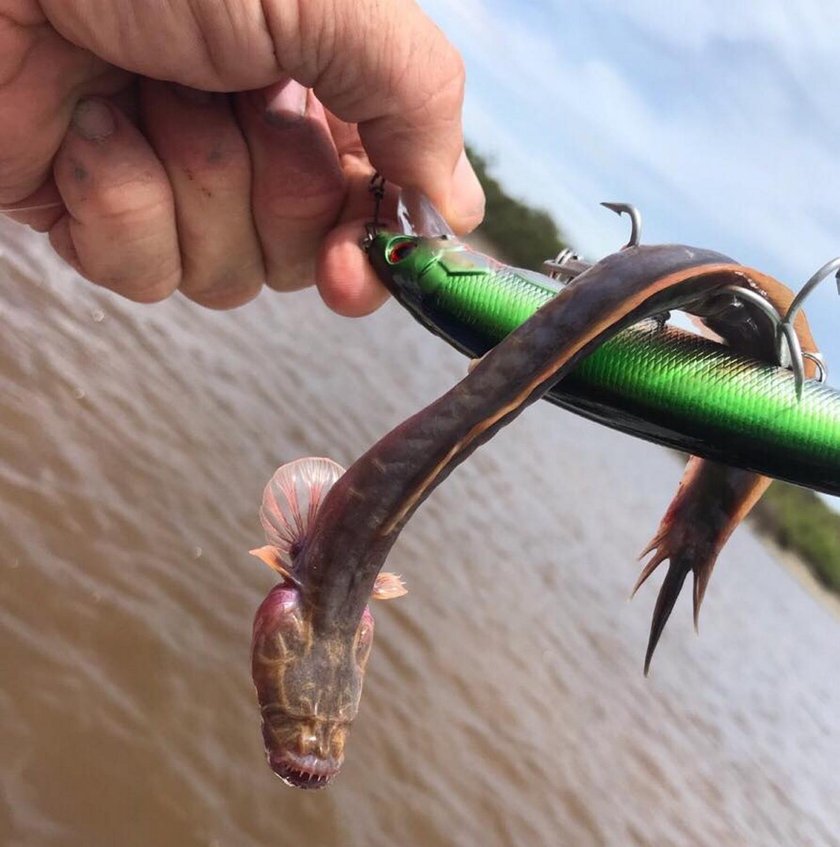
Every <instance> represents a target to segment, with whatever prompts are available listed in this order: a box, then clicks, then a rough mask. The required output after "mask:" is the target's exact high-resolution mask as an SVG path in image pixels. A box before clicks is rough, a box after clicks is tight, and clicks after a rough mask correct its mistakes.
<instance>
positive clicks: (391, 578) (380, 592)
mask: <svg viewBox="0 0 840 847" xmlns="http://www.w3.org/2000/svg"><path fill="white" fill-rule="evenodd" d="M406 594H408V589H407V588H406V587H405V583H404V582H403V581H402V577H401V576H400V575H399V574H395V573H387V572H383V573H380V574H379V575H378V576H377V577H376V581H375V582H374V583H373V592H372V593H371V595H370V596H371V597H372V598H373V599H374V600H393V599H394V598H396V597H403V596H404V595H406Z"/></svg>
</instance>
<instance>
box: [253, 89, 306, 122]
mask: <svg viewBox="0 0 840 847" xmlns="http://www.w3.org/2000/svg"><path fill="white" fill-rule="evenodd" d="M262 95H263V97H264V104H265V116H266V118H267V119H268V120H269V121H271V122H272V123H275V122H276V123H285V122H287V121H288V120H289V119H290V118H296V119H297V118H302V117H304V116H305V115H306V106H307V103H308V101H309V90H308V89H307V88H304V87H303V86H302V85H301V84H300V83H299V82H295V81H294V80H293V79H289V80H285V81H284V82H278V83H275V84H274V85H269V86H268V87H267V88H263V89H262Z"/></svg>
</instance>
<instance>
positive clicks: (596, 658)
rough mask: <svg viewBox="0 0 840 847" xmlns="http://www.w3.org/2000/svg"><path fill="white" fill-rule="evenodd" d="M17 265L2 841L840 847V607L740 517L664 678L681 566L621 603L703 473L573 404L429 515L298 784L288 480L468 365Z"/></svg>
mask: <svg viewBox="0 0 840 847" xmlns="http://www.w3.org/2000/svg"><path fill="white" fill-rule="evenodd" d="M0 273H2V289H0V322H1V323H0V326H2V330H0V506H2V508H0V573H2V582H1V583H0V585H1V586H2V587H1V588H0V591H2V598H0V632H2V639H1V640H0V674H2V686H0V727H2V728H0V733H2V734H1V735H0V750H2V770H0V797H1V798H2V805H0V844H2V845H8V847H29V845H38V847H40V845H44V847H47V846H48V845H62V847H75V845H79V847H111V845H120V847H133V845H138V847H139V845H142V847H148V846H149V845H163V847H168V845H173V847H176V845H177V847H192V846H193V845H195V847H198V846H199V845H201V846H202V847H257V846H258V845H260V846H262V845H287V844H288V845H307V847H321V845H324V847H327V845H348V847H349V846H350V845H359V847H362V845H364V846H365V847H368V845H449V844H453V845H509V844H517V845H518V844H523V845H590V844H593V845H594V844H608V845H634V844H640V845H641V844H644V845H648V844H650V845H653V844H655V845H692V847H696V845H721V844H726V845H762V847H763V845H838V844H840V800H838V798H840V764H838V763H840V731H838V720H840V670H838V667H840V661H839V660H840V627H839V626H838V620H837V618H836V617H834V616H832V614H831V613H830V612H829V611H827V610H826V608H825V607H824V606H822V605H820V604H819V603H818V602H817V601H815V599H814V598H813V597H812V596H810V595H809V594H808V593H806V592H805V591H804V590H802V588H801V587H800V585H799V583H798V582H797V581H796V580H795V579H794V578H793V577H792V576H791V575H790V574H789V572H788V571H787V570H785V569H784V568H782V567H781V566H780V565H779V564H778V562H777V561H775V560H774V559H773V558H772V556H771V555H770V554H769V553H768V551H767V550H766V549H765V548H764V547H763V546H762V545H761V544H760V543H759V542H758V541H757V540H756V539H755V538H754V537H752V536H751V534H750V533H749V531H747V530H744V529H742V530H739V532H738V533H736V535H735V537H734V538H733V539H732V541H731V543H730V544H729V546H728V548H727V549H726V551H725V552H724V554H723V556H722V559H721V561H720V563H719V565H718V570H717V573H716V574H715V578H714V580H713V581H712V585H711V588H710V590H709V594H708V596H707V599H706V605H705V608H704V610H703V615H702V621H701V637H699V638H698V637H696V636H695V635H694V633H693V632H692V628H691V614H690V608H689V607H690V604H689V601H688V597H683V598H681V602H680V603H679V606H678V608H677V610H676V612H675V614H674V617H673V620H672V622H671V624H670V625H669V628H668V630H667V631H666V634H665V637H664V640H663V643H662V645H661V646H660V648H659V651H658V654H657V656H656V658H655V660H654V667H653V672H652V675H651V677H650V679H648V680H645V679H644V678H643V676H642V673H641V664H642V656H643V651H644V645H645V639H646V636H647V627H648V621H649V616H650V612H651V608H652V604H653V600H654V594H655V591H654V589H653V587H652V586H650V587H646V589H645V590H643V591H642V592H641V595H640V596H639V597H637V599H636V600H635V601H634V602H633V603H628V602H627V595H628V590H629V588H630V586H631V585H632V583H633V581H634V579H635V576H636V573H637V564H636V563H635V560H634V559H635V554H636V553H637V552H638V550H639V549H641V548H642V546H643V545H644V544H645V543H646V542H647V541H648V538H649V536H650V535H651V534H652V532H653V530H654V528H655V526H656V523H657V521H658V519H659V517H660V514H661V513H662V511H663V510H664V508H665V506H666V505H667V502H668V500H669V498H670V496H671V494H672V493H673V491H674V489H675V487H676V484H677V481H678V478H679V466H678V464H677V463H676V462H675V460H674V457H673V456H672V455H669V454H667V453H666V452H665V451H663V450H661V449H659V448H655V447H652V446H649V445H646V444H643V443H640V442H638V441H633V440H630V439H628V438H625V437H623V436H620V435H617V434H615V433H612V432H609V431H607V430H604V429H601V428H598V427H596V426H594V425H591V424H588V423H586V422H584V421H582V420H580V419H577V418H575V417H573V416H571V415H569V414H566V413H563V412H561V411H559V410H557V409H554V408H551V407H549V406H548V405H541V406H540V407H539V408H533V409H531V410H530V411H529V412H528V413H527V414H526V415H524V416H523V418H521V419H520V420H519V421H517V422H516V423H515V424H514V425H512V426H511V427H509V428H508V429H507V430H505V431H504V432H502V433H501V434H500V435H499V436H498V437H497V438H495V439H494V440H493V442H492V443H490V444H489V445H488V446H486V447H485V448H482V449H481V450H480V451H479V453H478V454H477V455H475V456H474V457H473V458H472V459H471V460H470V461H469V462H467V463H466V465H465V466H464V467H462V468H460V469H459V470H458V471H457V472H456V473H455V474H454V475H453V476H452V477H451V478H450V479H449V480H448V481H447V482H446V483H445V484H444V485H443V486H442V487H441V488H440V489H439V490H438V491H437V492H436V493H435V494H434V495H433V496H432V498H431V499H430V501H429V502H427V504H426V505H424V506H423V507H422V509H421V510H420V511H419V512H418V514H417V515H416V516H415V518H414V519H413V520H412V521H411V522H410V524H409V525H408V527H407V529H406V530H405V532H404V533H403V536H402V538H401V539H400V541H399V543H398V545H397V547H396V548H395V550H394V552H393V554H392V556H391V560H390V563H389V565H390V566H391V567H392V568H393V569H395V570H398V571H400V572H402V573H403V575H404V576H405V577H406V579H407V582H408V585H409V589H410V591H409V595H408V596H407V597H406V598H404V599H402V600H398V601H393V602H392V603H390V604H378V605H377V606H376V608H375V614H376V617H377V620H378V626H377V639H376V643H375V645H374V652H373V656H372V659H371V663H370V666H369V669H368V675H367V684H366V689H365V693H364V697H363V701H362V708H361V712H360V715H359V717H358V719H357V722H356V725H355V727H354V730H353V732H352V735H351V738H350V743H349V749H348V757H347V762H346V765H345V767H344V770H343V772H342V774H341V775H340V777H339V778H338V779H337V781H336V782H335V784H334V785H333V787H331V788H330V789H329V790H327V791H325V792H316V793H302V792H298V791H295V790H293V789H290V788H287V787H285V786H284V785H283V784H282V783H281V782H280V781H279V780H277V779H276V778H275V777H274V776H273V775H272V774H271V772H270V771H269V769H268V767H267V766H266V765H265V762H264V759H263V752H262V745H261V739H260V733H259V720H258V713H257V709H256V706H255V700H254V693H253V690H252V687H251V682H250V678H249V637H250V627H251V620H252V616H253V613H254V610H255V609H256V607H257V605H258V604H259V602H260V601H261V599H262V597H263V596H264V595H265V593H266V592H267V591H268V589H269V588H270V587H271V585H272V583H273V580H272V575H271V573H270V572H269V570H268V569H267V568H265V567H264V566H262V565H261V564H260V563H259V562H258V561H257V560H256V559H253V558H251V557H250V556H248V554H247V550H248V549H249V548H250V547H253V546H255V545H258V544H260V543H261V541H262V536H261V533H260V528H259V523H258V520H257V514H256V511H257V507H258V503H259V497H260V493H261V490H262V487H263V485H264V484H265V482H266V480H267V479H268V477H269V475H270V474H271V472H272V471H273V470H274V468H275V467H276V466H277V465H278V464H279V463H281V462H285V461H288V460H291V459H293V458H297V457H299V456H304V455H327V456H330V457H332V458H334V459H336V460H337V461H339V462H342V463H345V464H347V463H349V462H350V461H352V459H353V458H354V457H355V456H357V455H358V454H359V453H361V452H362V451H363V450H364V449H366V448H367V447H368V446H369V445H370V444H371V443H372V442H373V441H374V440H375V439H376V438H377V437H379V436H380V435H381V434H383V433H384V432H385V431H387V430H388V429H389V428H390V427H392V426H393V425H395V424H396V423H398V422H399V421H400V420H402V419H403V418H404V417H406V416H407V415H409V414H410V413H412V412H414V411H416V410H417V409H418V408H420V407H421V406H422V405H423V404H425V403H427V402H428V401H430V400H431V399H433V398H434V397H435V396H436V395H437V394H439V393H440V392H442V391H443V390H445V389H446V388H447V387H448V386H449V385H451V384H452V383H453V382H454V381H455V380H456V379H458V378H459V377H460V376H461V375H463V373H464V369H465V361H464V360H463V359H462V358H460V357H459V356H458V355H457V354H455V353H454V352H452V351H450V350H449V349H448V348H446V347H445V346H444V345H443V344H441V343H439V342H436V341H435V340H434V339H433V338H432V337H431V336H430V335H428V334H427V333H426V332H425V331H424V330H422V329H420V328H419V327H417V326H415V325H414V323H413V322H412V321H411V320H410V319H409V318H408V317H407V316H406V315H405V314H403V313H402V312H401V311H400V309H399V307H397V306H396V305H395V304H390V305H389V306H387V307H386V308H384V309H382V310H381V311H380V312H379V313H377V314H376V315H375V316H373V317H371V318H369V319H365V320H362V321H356V322H353V321H347V320H342V319H340V318H337V317H335V316H333V315H331V314H330V313H328V312H327V310H326V309H324V308H323V307H321V306H320V305H319V303H318V301H317V298H316V297H315V295H314V294H312V293H311V292H304V293H302V294H296V295H288V296H279V295H276V294H271V293H265V294H263V295H262V296H261V297H260V298H258V299H257V300H256V302H254V303H252V304H250V305H248V306H247V307H244V308H242V309H239V310H237V311H234V312H230V313H225V314H219V313H213V312H209V311H206V310H203V309H200V308H198V307H196V306H194V305H192V304H190V303H189V302H187V301H186V300H184V299H180V298H174V299H172V300H170V301H169V302H166V303H164V304H160V305H156V306H137V305H134V304H131V303H127V302H125V301H123V300H120V299H118V298H116V297H114V296H112V295H110V294H109V293H107V292H104V291H100V290H97V289H95V288H93V287H91V286H88V285H85V284H82V283H81V282H79V281H78V280H77V279H75V278H74V276H73V274H72V273H71V272H70V271H69V270H67V269H66V268H64V267H62V266H61V265H60V264H59V263H58V262H56V261H53V260H51V259H50V257H49V254H48V251H47V250H46V249H45V247H44V243H43V241H42V240H41V239H40V238H37V237H32V236H29V235H28V234H27V233H26V232H25V231H24V230H23V229H22V228H19V227H17V226H15V225H13V224H10V223H8V222H4V223H2V225H0Z"/></svg>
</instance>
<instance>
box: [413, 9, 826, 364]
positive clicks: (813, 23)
mask: <svg viewBox="0 0 840 847" xmlns="http://www.w3.org/2000/svg"><path fill="white" fill-rule="evenodd" d="M424 5H425V6H426V8H427V9H428V10H429V12H430V14H432V16H433V17H435V19H436V20H438V22H439V23H440V25H441V26H442V28H443V29H444V31H446V32H447V34H448V35H449V36H450V38H452V40H453V41H455V43H456V44H457V45H458V46H459V48H460V49H461V51H462V52H463V54H464V56H465V59H466V62H467V69H468V77H469V79H468V102H467V108H466V124H467V132H468V136H469V137H470V138H471V139H472V140H473V141H474V142H475V143H476V144H477V145H478V147H479V148H480V149H482V150H485V151H487V152H490V153H492V154H495V157H496V159H497V163H498V164H497V167H496V169H495V170H496V172H497V174H498V175H499V177H500V179H501V180H502V181H503V183H504V184H505V185H506V186H507V187H508V188H509V189H511V190H512V191H513V192H514V193H518V194H520V195H521V196H524V197H526V198H527V199H529V200H530V201H532V202H536V203H538V204H539V205H542V206H544V207H546V208H548V209H549V210H550V211H551V212H552V213H553V214H554V215H555V216H556V218H557V220H558V221H559V222H560V223H561V224H562V225H563V226H564V227H565V229H566V231H567V233H568V234H569V235H570V237H571V238H572V240H573V241H574V243H575V244H577V245H578V246H580V247H582V248H584V249H585V250H586V251H587V252H588V253H589V254H590V255H597V254H600V253H602V252H605V251H608V250H611V249H613V248H614V247H615V246H616V244H617V243H620V241H621V240H622V239H623V237H624V232H625V229H624V227H625V225H624V224H622V223H619V222H618V221H617V220H616V219H614V218H612V217H611V216H609V215H608V214H607V213H605V212H603V211H601V210H599V208H598V206H597V203H598V201H600V200H604V199H613V200H615V199H618V200H629V201H631V202H634V203H636V204H637V205H639V206H640V208H641V209H642V211H643V213H644V216H645V221H646V233H647V236H648V238H649V239H650V240H654V241H664V240H676V241H687V242H690V243H695V244H700V245H702V246H708V247H713V248H715V249H719V250H721V251H723V252H730V253H732V254H733V255H735V256H736V257H737V258H738V259H740V260H741V261H744V262H747V263H749V264H754V265H757V266H759V267H761V268H762V269H763V270H766V271H767V272H769V273H772V274H774V275H777V276H780V277H781V278H783V279H786V280H787V281H788V282H789V283H790V284H791V285H794V286H796V285H798V284H800V283H801V282H802V281H804V279H806V278H807V277H808V276H809V275H810V274H811V272H812V271H813V270H814V269H815V268H816V267H818V266H819V265H821V264H822V263H823V262H824V261H826V260H827V259H829V258H830V257H831V256H833V255H836V254H837V253H840V212H838V202H837V200H838V198H840V155H838V154H837V148H838V146H840V145H838V143H837V139H838V138H840V110H837V108H836V104H837V102H838V99H840V98H838V95H840V50H837V48H836V34H837V33H838V32H840V5H837V4H830V5H829V4H825V3H824V2H820V0H804V2H799V3H797V4H795V5H794V4H790V3H783V2H780V0H761V2H758V0H753V1H752V2H743V1H742V2H737V3H732V2H731V0H727V2H723V0H706V2H704V3H702V4H701V3H683V4H680V5H679V6H678V7H676V10H675V6H674V3H673V0H671V2H670V3H668V4H665V3H664V2H655V0H622V2H621V3H619V2H617V0H591V2H589V3H587V4H580V3H572V2H571V0H570V2H563V1H562V0H544V2H541V3H527V4H526V3H519V2H513V0H509V2H501V0H468V2H465V1H464V0H462V2H460V3H454V4H450V3H447V2H444V0H427V2H425V3H424ZM829 288H830V287H829V286H827V287H826V291H824V292H820V293H819V294H818V295H817V302H818V303H819V304H824V305H825V306H826V308H825V309H816V310H813V311H814V313H815V318H814V322H815V323H816V325H817V330H818V334H819V337H820V338H821V339H829V338H831V339H833V338H834V337H836V336H837V333H836V330H835V329H834V328H836V326H837V325H838V323H840V302H837V297H836V294H833V295H832V294H830V293H829V290H828V289H829ZM834 353H835V359H838V360H840V347H837V349H835V350H834Z"/></svg>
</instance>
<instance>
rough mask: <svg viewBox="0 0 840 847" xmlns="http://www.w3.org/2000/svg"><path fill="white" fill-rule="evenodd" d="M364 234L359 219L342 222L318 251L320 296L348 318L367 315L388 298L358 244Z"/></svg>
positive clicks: (330, 306)
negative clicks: (352, 221)
mask: <svg viewBox="0 0 840 847" xmlns="http://www.w3.org/2000/svg"><path fill="white" fill-rule="evenodd" d="M363 236H364V225H363V224H362V223H361V222H358V221H357V222H355V223H349V224H343V225H341V226H339V227H337V228H336V229H334V230H333V231H332V232H331V233H330V234H329V235H328V236H327V238H326V239H325V241H324V244H323V246H322V247H321V250H320V252H319V254H318V266H317V275H316V276H317V285H318V292H319V294H320V295H321V299H322V300H323V301H324V303H325V304H326V305H327V306H328V307H329V308H330V309H332V310H333V311H334V312H336V313H337V314H339V315H342V316H344V317H348V318H360V317H364V316H365V315H369V314H370V313H371V312H375V311H376V310H377V309H378V308H379V307H380V306H381V305H382V304H383V303H384V302H385V301H386V300H387V299H388V291H387V289H386V288H385V286H384V285H382V283H381V282H380V281H379V279H378V278H377V276H376V274H375V273H374V270H373V268H372V267H371V265H370V263H369V262H368V259H367V256H365V253H364V251H363V250H362V248H361V247H360V246H359V245H360V242H361V240H362V238H363Z"/></svg>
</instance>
